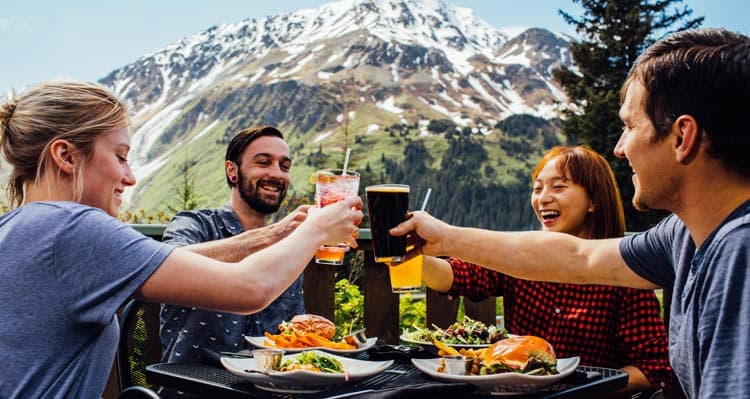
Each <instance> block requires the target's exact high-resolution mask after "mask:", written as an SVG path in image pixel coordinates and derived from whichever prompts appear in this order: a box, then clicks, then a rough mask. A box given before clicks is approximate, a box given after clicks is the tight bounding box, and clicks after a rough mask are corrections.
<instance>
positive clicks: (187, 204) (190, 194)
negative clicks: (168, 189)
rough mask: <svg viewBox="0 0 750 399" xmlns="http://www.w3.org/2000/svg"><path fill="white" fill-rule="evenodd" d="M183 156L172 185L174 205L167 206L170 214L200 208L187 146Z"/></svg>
mask: <svg viewBox="0 0 750 399" xmlns="http://www.w3.org/2000/svg"><path fill="white" fill-rule="evenodd" d="M184 155H185V157H184V160H183V163H182V165H180V166H179V171H180V177H179V178H178V179H177V180H176V181H175V182H174V183H173V185H174V189H175V194H176V196H175V201H174V202H175V204H170V205H167V209H169V211H170V212H172V213H177V212H179V211H183V210H191V209H198V208H200V207H201V200H200V198H199V197H198V193H197V191H196V188H195V176H193V169H192V168H193V166H194V165H193V163H194V161H191V160H190V157H189V155H188V149H187V146H186V147H185V152H184Z"/></svg>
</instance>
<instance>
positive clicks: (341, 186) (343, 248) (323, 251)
mask: <svg viewBox="0 0 750 399" xmlns="http://www.w3.org/2000/svg"><path fill="white" fill-rule="evenodd" d="M342 172H343V171H342V170H341V169H322V170H318V171H316V172H315V206H318V207H321V208H322V207H324V206H326V205H330V204H333V203H336V202H339V201H341V200H344V199H347V198H351V197H354V196H356V195H357V191H358V190H359V173H357V172H355V171H352V170H347V171H346V173H342ZM347 251H349V246H348V245H346V244H343V243H342V244H337V245H323V246H321V247H320V248H319V249H318V251H317V252H315V262H316V263H321V264H326V265H341V264H343V263H344V254H346V252H347Z"/></svg>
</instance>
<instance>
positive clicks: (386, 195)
mask: <svg viewBox="0 0 750 399" xmlns="http://www.w3.org/2000/svg"><path fill="white" fill-rule="evenodd" d="M365 193H366V195H367V211H368V215H369V216H370V231H371V232H372V251H373V252H374V253H375V262H383V263H385V262H401V261H402V260H403V259H404V255H405V254H406V236H401V237H394V236H392V235H390V234H389V233H388V230H390V229H392V228H393V227H396V226H398V225H399V224H400V223H401V222H403V221H405V220H406V213H407V212H408V211H409V186H407V185H403V184H378V185H374V186H368V187H366V188H365Z"/></svg>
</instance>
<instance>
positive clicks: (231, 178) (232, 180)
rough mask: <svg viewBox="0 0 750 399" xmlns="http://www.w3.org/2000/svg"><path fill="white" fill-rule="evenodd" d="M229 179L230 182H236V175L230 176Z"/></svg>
mask: <svg viewBox="0 0 750 399" xmlns="http://www.w3.org/2000/svg"><path fill="white" fill-rule="evenodd" d="M229 181H231V182H232V183H237V176H232V177H230V178H229Z"/></svg>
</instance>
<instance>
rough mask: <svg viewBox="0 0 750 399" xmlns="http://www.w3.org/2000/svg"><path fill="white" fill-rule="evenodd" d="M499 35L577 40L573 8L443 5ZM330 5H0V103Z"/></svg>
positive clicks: (699, 12) (697, 1) (491, 0)
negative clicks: (202, 36)
mask: <svg viewBox="0 0 750 399" xmlns="http://www.w3.org/2000/svg"><path fill="white" fill-rule="evenodd" d="M444 1H445V2H446V3H449V4H453V5H457V6H464V7H469V8H471V9H473V10H474V12H475V13H476V14H477V15H478V16H480V17H481V18H483V19H484V20H485V21H487V22H488V23H489V24H490V25H492V26H494V27H497V28H504V27H512V26H519V25H520V26H539V27H543V28H547V29H549V30H552V31H555V32H564V33H572V30H571V28H570V27H569V26H568V25H566V24H565V23H564V22H563V20H562V18H561V17H560V16H559V14H558V13H557V10H558V9H563V10H565V11H567V12H570V13H571V14H574V15H577V13H578V10H580V9H579V7H578V6H577V4H575V3H573V1H572V0H523V1H517V0H444ZM327 2H328V1H325V0H264V1H259V0H212V1H206V0H200V1H199V0H125V1H111V0H110V1H107V0H64V1H59V0H0V97H5V93H7V92H8V90H10V89H16V90H20V89H22V88H24V87H28V86H30V85H33V84H35V83H38V82H40V81H44V80H49V79H54V78H59V77H66V78H75V79H85V80H92V81H94V80H97V79H99V78H102V77H104V76H105V75H106V74H107V73H109V72H110V71H112V70H114V69H116V68H119V67H121V66H123V65H126V64H128V63H130V62H133V61H135V60H136V59H137V58H138V57H140V56H142V55H144V54H147V53H150V52H152V51H155V50H158V49H160V48H162V47H164V46H166V45H168V44H170V43H173V42H175V41H177V40H179V39H180V38H182V37H184V36H187V35H190V34H193V33H197V32H200V31H203V30H205V29H207V28H208V27H210V26H213V25H217V24H220V23H231V22H237V21H240V20H243V19H245V18H260V17H264V16H268V15H276V14H280V13H285V12H289V11H294V10H297V9H300V8H315V7H317V6H319V5H321V4H324V3H327ZM683 4H686V5H688V6H689V7H691V8H692V9H693V11H694V13H693V15H694V16H705V17H706V20H705V22H704V25H703V26H704V27H725V28H728V29H731V30H734V31H737V32H740V33H744V34H750V18H748V16H750V2H749V1H747V0H686V1H685V2H684V3H683Z"/></svg>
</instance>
